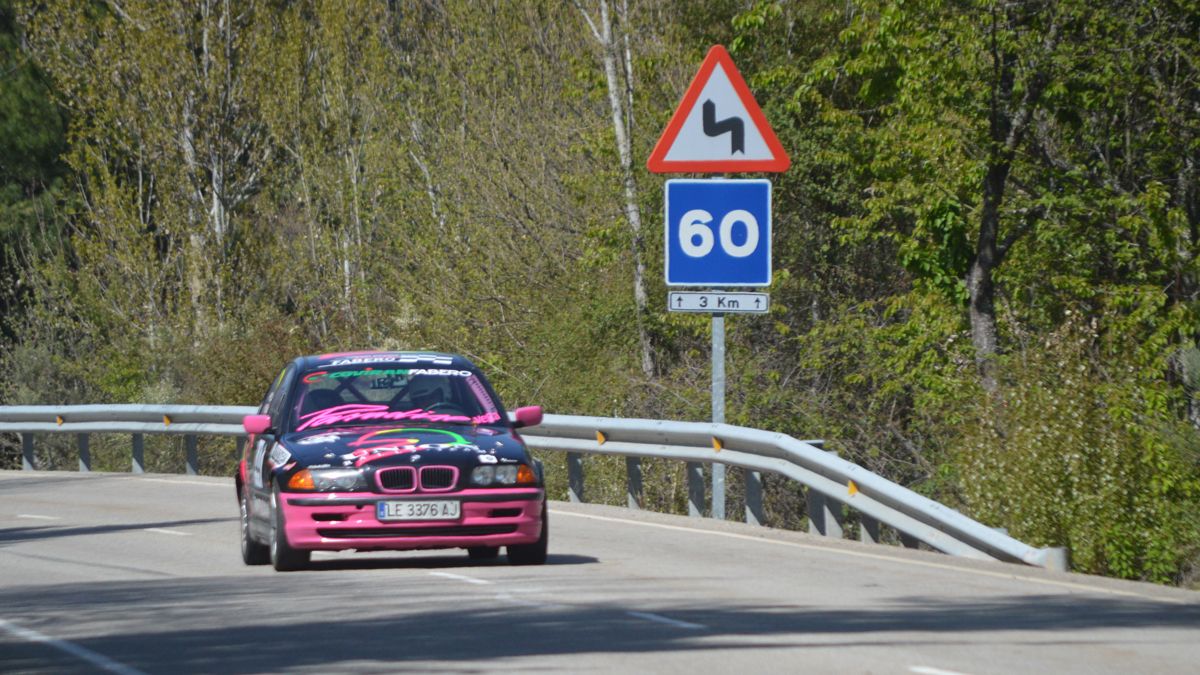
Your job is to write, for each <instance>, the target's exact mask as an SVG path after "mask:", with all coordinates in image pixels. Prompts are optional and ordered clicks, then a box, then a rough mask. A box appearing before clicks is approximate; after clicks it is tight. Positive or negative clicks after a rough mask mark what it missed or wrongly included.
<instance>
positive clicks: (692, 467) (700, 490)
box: [687, 462, 704, 518]
mask: <svg viewBox="0 0 1200 675" xmlns="http://www.w3.org/2000/svg"><path fill="white" fill-rule="evenodd" d="M687 483H688V515H689V516H691V517H693V518H699V517H701V516H703V515H704V465H703V464H701V463H700V462H687Z"/></svg>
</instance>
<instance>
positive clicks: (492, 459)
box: [479, 455, 496, 464]
mask: <svg viewBox="0 0 1200 675" xmlns="http://www.w3.org/2000/svg"><path fill="white" fill-rule="evenodd" d="M479 463H480V464H495V463H496V456H495V455H480V456H479Z"/></svg>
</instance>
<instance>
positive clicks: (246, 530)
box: [238, 487, 271, 565]
mask: <svg viewBox="0 0 1200 675" xmlns="http://www.w3.org/2000/svg"><path fill="white" fill-rule="evenodd" d="M238 502H239V503H240V504H241V511H242V518H241V521H242V525H241V526H242V562H244V563H246V564H247V565H266V564H267V563H269V562H271V549H270V548H269V547H268V546H267V545H266V544H262V543H259V542H257V541H255V540H254V537H252V536H251V535H250V504H249V502H248V501H247V500H246V488H245V487H243V488H242V495H241V497H239V498H238Z"/></svg>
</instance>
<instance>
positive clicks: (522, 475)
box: [471, 464, 537, 487]
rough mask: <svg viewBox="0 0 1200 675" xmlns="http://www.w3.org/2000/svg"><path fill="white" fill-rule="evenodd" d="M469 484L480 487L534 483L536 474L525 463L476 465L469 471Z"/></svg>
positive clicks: (535, 482)
mask: <svg viewBox="0 0 1200 675" xmlns="http://www.w3.org/2000/svg"><path fill="white" fill-rule="evenodd" d="M471 484H472V485H478V486H481V487H487V486H489V485H536V484H537V476H536V475H535V474H534V473H533V469H530V468H529V467H528V466H526V465H525V464H507V465H505V466H491V465H484V466H477V467H475V470H474V471H472V472H471Z"/></svg>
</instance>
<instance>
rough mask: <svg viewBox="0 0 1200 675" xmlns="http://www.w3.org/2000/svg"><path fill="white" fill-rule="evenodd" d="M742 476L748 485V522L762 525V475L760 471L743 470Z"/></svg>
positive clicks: (763, 519)
mask: <svg viewBox="0 0 1200 675" xmlns="http://www.w3.org/2000/svg"><path fill="white" fill-rule="evenodd" d="M742 475H743V476H744V478H745V483H746V522H747V523H749V524H751V525H762V524H763V521H765V520H766V518H764V517H763V483H762V474H761V473H759V472H758V471H751V470H750V469H743V470H742Z"/></svg>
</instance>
